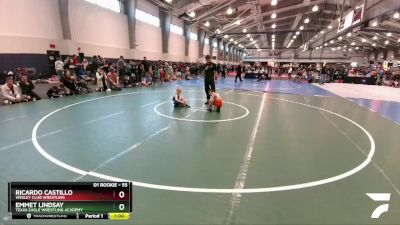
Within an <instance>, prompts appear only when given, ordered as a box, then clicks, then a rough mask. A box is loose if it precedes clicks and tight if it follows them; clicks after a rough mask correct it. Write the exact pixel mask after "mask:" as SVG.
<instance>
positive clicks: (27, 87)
mask: <svg viewBox="0 0 400 225" xmlns="http://www.w3.org/2000/svg"><path fill="white" fill-rule="evenodd" d="M19 87H20V88H21V93H22V98H26V99H28V100H29V101H31V100H40V99H42V98H41V97H40V96H39V95H38V94H36V93H35V92H34V91H33V89H35V85H34V84H33V83H32V81H30V80H28V76H27V75H26V74H23V75H22V76H21V81H20V82H19Z"/></svg>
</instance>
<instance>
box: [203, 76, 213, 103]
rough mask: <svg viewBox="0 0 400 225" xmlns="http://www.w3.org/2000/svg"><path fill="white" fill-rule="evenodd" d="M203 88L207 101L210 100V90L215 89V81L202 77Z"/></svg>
mask: <svg viewBox="0 0 400 225" xmlns="http://www.w3.org/2000/svg"><path fill="white" fill-rule="evenodd" d="M204 90H205V91H206V95H207V101H208V100H210V90H214V91H215V82H214V78H213V79H204Z"/></svg>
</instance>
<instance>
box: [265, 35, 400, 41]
mask: <svg viewBox="0 0 400 225" xmlns="http://www.w3.org/2000/svg"><path fill="white" fill-rule="evenodd" d="M271 37H272V38H275V34H273V35H271ZM399 40H400V39H399Z"/></svg>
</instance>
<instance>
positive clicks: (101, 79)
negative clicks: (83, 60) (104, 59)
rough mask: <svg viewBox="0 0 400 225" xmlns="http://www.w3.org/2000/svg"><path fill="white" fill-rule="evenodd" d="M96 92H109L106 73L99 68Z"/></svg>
mask: <svg viewBox="0 0 400 225" xmlns="http://www.w3.org/2000/svg"><path fill="white" fill-rule="evenodd" d="M96 80H97V83H96V91H105V90H107V84H106V80H107V75H106V73H105V72H104V70H103V68H98V69H97V72H96Z"/></svg>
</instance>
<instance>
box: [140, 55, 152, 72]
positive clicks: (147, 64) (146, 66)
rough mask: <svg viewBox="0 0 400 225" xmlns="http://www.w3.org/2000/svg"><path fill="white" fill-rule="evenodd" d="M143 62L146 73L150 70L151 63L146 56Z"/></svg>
mask: <svg viewBox="0 0 400 225" xmlns="http://www.w3.org/2000/svg"><path fill="white" fill-rule="evenodd" d="M141 64H142V65H143V69H144V72H145V73H146V72H149V71H150V64H149V62H148V61H147V58H146V56H145V57H143V61H142V63H141Z"/></svg>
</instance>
